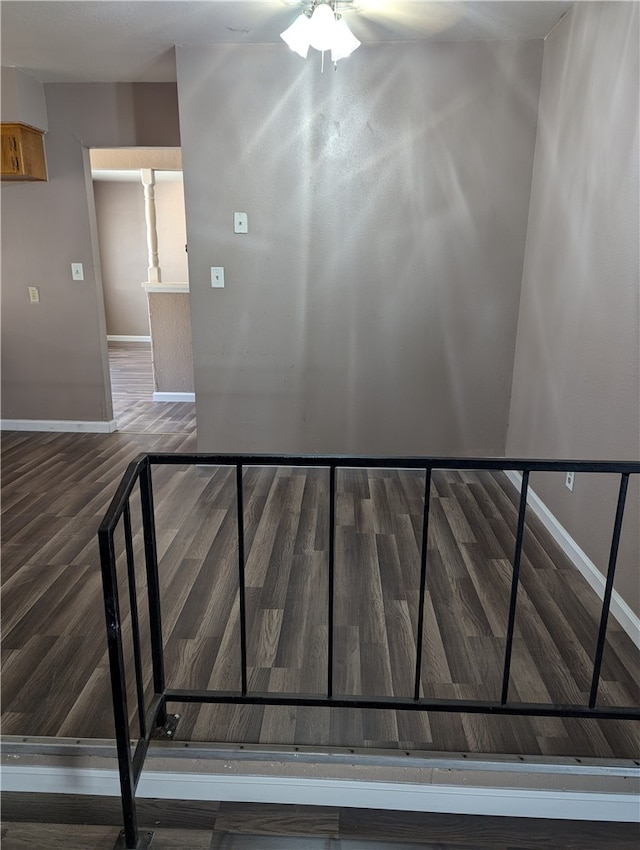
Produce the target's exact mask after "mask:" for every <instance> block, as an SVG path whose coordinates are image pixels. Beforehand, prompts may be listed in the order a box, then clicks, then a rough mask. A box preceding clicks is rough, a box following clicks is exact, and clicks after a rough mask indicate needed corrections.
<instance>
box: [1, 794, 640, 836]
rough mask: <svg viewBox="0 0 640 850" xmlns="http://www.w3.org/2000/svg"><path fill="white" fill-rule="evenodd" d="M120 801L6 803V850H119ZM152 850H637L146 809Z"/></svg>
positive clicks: (245, 810) (487, 831) (310, 818)
mask: <svg viewBox="0 0 640 850" xmlns="http://www.w3.org/2000/svg"><path fill="white" fill-rule="evenodd" d="M121 818H122V812H121V810H120V800H119V799H118V798H117V797H114V798H108V797H106V798H105V797H100V798H92V797H75V796H73V795H67V794H65V795H58V796H56V795H38V796H37V797H36V796H35V795H31V794H7V795H5V797H4V800H3V821H4V823H3V827H2V847H3V850H26V848H30V850H31V848H36V847H37V848H42V850H44V848H46V850H113V846H114V844H115V841H116V838H117V836H118V832H119V829H120V823H121ZM138 819H139V823H140V834H141V835H143V834H144V832H145V831H146V830H148V831H152V832H153V840H152V843H151V847H152V850H223V848H224V850H376V848H377V850H412V848H416V847H424V848H431V850H550V848H559V847H562V848H564V850H604V848H606V850H636V848H637V847H638V839H639V838H640V832H639V827H638V824H627V823H597V822H584V821H557V820H556V821H550V820H531V819H526V818H509V817H486V816H477V815H449V814H428V813H421V812H386V811H379V810H372V809H347V808H328V807H322V806H277V805H265V804H257V803H202V802H199V803H196V802H180V801H169V800H139V801H138Z"/></svg>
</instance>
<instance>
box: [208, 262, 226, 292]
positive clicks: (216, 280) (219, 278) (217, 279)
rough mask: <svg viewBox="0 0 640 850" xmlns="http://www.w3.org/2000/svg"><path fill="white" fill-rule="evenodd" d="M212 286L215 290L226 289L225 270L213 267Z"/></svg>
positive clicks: (220, 267)
mask: <svg viewBox="0 0 640 850" xmlns="http://www.w3.org/2000/svg"><path fill="white" fill-rule="evenodd" d="M211 286H212V287H213V288H214V289H224V268H223V267H222V266H211Z"/></svg>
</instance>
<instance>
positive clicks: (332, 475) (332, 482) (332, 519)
mask: <svg viewBox="0 0 640 850" xmlns="http://www.w3.org/2000/svg"><path fill="white" fill-rule="evenodd" d="M335 542H336V468H335V466H332V467H331V468H330V470H329V611H328V619H329V626H328V637H327V696H328V697H332V696H333V618H334V613H333V596H334V572H335Z"/></svg>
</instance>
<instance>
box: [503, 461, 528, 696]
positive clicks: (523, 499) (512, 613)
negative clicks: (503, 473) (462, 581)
mask: <svg viewBox="0 0 640 850" xmlns="http://www.w3.org/2000/svg"><path fill="white" fill-rule="evenodd" d="M528 487H529V470H528V469H525V470H524V471H523V473H522V488H521V490H520V510H519V512H518V531H517V534H516V550H515V553H514V555H513V577H512V580H511V601H510V603H509V622H508V625H507V645H506V647H505V653H504V669H503V672H502V696H501V698H500V702H501V703H502V705H506V702H507V697H508V695H509V674H510V672H511V650H512V647H513V628H514V625H515V620H516V601H517V598H518V579H519V577H520V558H521V555H522V539H523V537H524V515H525V512H526V510H527V489H528Z"/></svg>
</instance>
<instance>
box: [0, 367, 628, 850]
mask: <svg viewBox="0 0 640 850" xmlns="http://www.w3.org/2000/svg"><path fill="white" fill-rule="evenodd" d="M116 359H117V358H116ZM120 362H121V367H122V370H123V371H122V373H121V375H120V378H119V380H121V382H122V388H121V390H120V389H118V385H117V382H116V381H115V379H114V399H119V401H118V404H119V403H120V402H122V404H123V407H122V413H121V414H120V413H118V414H117V417H120V418H118V421H119V422H120V421H124V422H125V423H126V425H125V429H124V430H121V431H119V432H117V433H115V434H111V435H101V434H51V433H40V434H33V433H32V434H30V433H25V432H20V433H18V432H14V433H8V432H5V434H4V435H3V441H2V452H3V457H2V460H3V462H2V495H3V499H2V517H3V572H2V584H3V587H2V604H3V625H2V627H3V640H2V694H3V699H2V729H3V733H4V734H5V735H24V736H66V737H77V738H84V737H87V738H91V737H100V738H110V737H112V735H113V724H112V716H111V703H110V692H109V681H108V667H107V656H106V641H105V628H104V615H103V609H102V599H101V581H100V572H99V563H98V550H97V541H96V531H97V527H98V524H99V522H100V520H101V518H102V516H103V514H104V511H105V510H106V507H107V505H108V502H109V500H110V498H111V496H112V494H113V492H114V491H115V488H116V486H117V483H118V481H119V479H120V477H121V475H122V472H123V471H124V468H125V466H126V464H127V462H128V461H129V460H130V459H132V458H133V457H134V456H135V455H136V454H137V453H139V452H141V451H153V450H160V451H189V450H195V441H194V437H193V433H194V429H195V422H194V417H193V407H194V405H169V407H171V408H183V407H186V408H189V410H188V411H187V410H181V411H178V412H176V413H175V416H174V413H173V412H171V411H168V414H167V415H165V414H163V413H162V411H161V410H160V409H159V408H164V407H165V405H154V403H153V402H151V401H148V400H143V401H139V402H136V404H139V405H145V406H148V407H149V408H150V410H149V411H148V412H147V413H143V412H140V410H139V411H138V414H137V415H135V416H133V417H132V418H131V419H127V418H126V416H127V414H126V411H125V405H124V400H123V398H124V396H126V394H127V389H126V386H127V384H126V374H125V373H126V369H125V367H124V366H122V362H123V361H122V359H121V361H120ZM140 362H142V360H140ZM136 370H137V371H138V372H139V374H138V375H137V376H134V380H135V381H141V380H142V378H141V377H140V376H141V375H143V373H144V369H143V368H142V367H141V368H138V367H136ZM133 394H134V395H135V393H133ZM116 407H117V405H116ZM154 407H155V408H157V409H155V410H154V409H153V408H154ZM182 417H184V422H185V427H184V430H180V422H181V421H182ZM146 425H149V428H146ZM136 429H139V430H136ZM423 488H424V483H423V476H422V475H421V474H420V473H414V472H410V471H407V470H386V471H372V470H341V471H340V472H339V473H338V487H337V492H338V501H337V516H336V519H337V535H336V545H337V561H336V605H337V607H336V631H335V636H336V641H335V664H336V667H335V670H336V687H335V691H336V692H337V693H338V692H342V693H345V694H358V693H361V694H376V693H377V694H381V695H384V694H402V695H405V694H408V693H410V692H411V688H412V680H413V668H414V664H415V634H416V616H417V596H418V573H419V544H420V537H421V529H422V494H423ZM154 491H155V502H156V512H157V529H158V545H159V553H160V556H161V560H160V575H161V585H162V603H163V626H164V636H165V644H166V664H167V681H168V684H169V686H170V687H196V688H205V687H212V688H224V689H230V688H237V687H238V686H239V623H238V586H237V566H236V563H237V562H236V557H237V555H236V551H235V542H234V541H235V523H236V520H235V514H234V511H235V501H234V498H235V490H234V479H233V475H232V474H231V472H230V471H229V470H228V469H225V468H211V467H197V468H186V467H171V468H166V467H165V468H156V469H155V470H154ZM327 502H328V475H327V473H326V472H324V471H323V470H312V469H286V468H279V469H274V468H264V467H263V468H259V467H251V468H247V469H246V470H245V531H246V545H247V549H246V552H247V563H246V575H247V603H248V611H249V614H250V627H249V633H248V664H249V684H250V687H252V688H255V689H260V690H287V691H296V690H299V691H302V692H307V693H309V692H322V691H323V690H324V687H325V681H326V641H327V615H326V607H327V606H326V597H327V577H326V563H327V543H328V531H327V523H328V508H327ZM516 503H517V496H516V494H515V493H514V491H513V488H512V487H511V485H510V484H509V482H508V481H507V480H506V478H505V477H504V476H503V475H502V474H501V473H498V474H495V475H494V474H490V473H481V472H465V473H456V472H443V471H440V472H436V473H434V476H433V482H432V505H431V520H430V531H429V565H430V566H429V574H428V583H427V595H426V603H427V604H426V623H425V639H424V664H423V676H422V690H423V693H424V694H428V695H431V696H435V697H450V696H453V697H456V696H460V697H467V698H478V699H495V698H496V697H497V696H498V695H499V686H500V671H501V665H502V657H503V654H504V644H505V631H506V621H507V605H508V596H509V583H510V569H511V567H510V559H511V557H512V554H513V547H514V539H515V526H516V512H517V508H516ZM135 521H136V517H135V516H134V522H135ZM135 545H136V550H137V551H139V550H140V535H139V534H138V535H137V536H136V540H135ZM139 560H140V559H139ZM138 581H139V593H140V594H142V593H143V590H144V577H143V576H142V574H140V575H139V577H138ZM122 607H123V614H124V617H125V624H126V623H127V622H128V617H127V602H126V594H125V595H124V596H123V600H122ZM599 609H600V604H599V600H598V599H597V598H596V596H595V594H594V593H593V592H592V591H591V590H590V588H589V587H588V585H587V584H586V582H585V581H584V580H583V579H582V578H581V577H580V576H579V575H578V574H577V572H576V570H575V569H574V568H573V566H572V565H571V564H570V563H568V562H567V561H566V559H565V558H564V557H563V555H562V554H561V553H560V552H559V550H558V549H557V548H556V547H555V545H554V544H553V543H552V541H551V540H550V539H549V537H548V535H547V534H546V532H545V531H544V529H543V528H542V527H541V525H540V524H539V522H538V521H537V520H536V519H535V517H534V516H533V515H532V514H530V515H529V521H528V523H527V529H526V534H525V545H524V556H523V563H522V586H521V590H520V595H519V601H518V612H517V618H516V632H515V640H514V649H513V664H512V676H511V693H512V695H513V697H514V698H516V699H520V700H524V701H528V700H531V701H546V700H552V701H555V702H581V701H585V699H586V695H587V693H588V687H589V676H590V670H591V666H592V659H593V653H594V648H595V639H596V634H597V622H598V616H599ZM146 622H147V617H146V616H145V612H144V611H143V616H142V626H143V627H144V625H145V624H146ZM125 649H126V652H127V655H128V657H129V658H130V656H131V647H130V645H129V644H127V645H126V647H125ZM144 650H145V656H148V647H147V646H146V645H145V647H144ZM638 656H639V653H638V651H637V650H636V648H635V647H634V646H633V644H632V642H631V640H630V639H629V637H628V636H627V635H626V634H625V633H624V631H623V630H622V629H621V627H620V626H619V625H618V624H617V623H616V622H615V621H614V620H611V621H610V626H609V630H608V640H607V645H606V650H605V655H604V666H603V673H602V684H601V700H602V702H605V703H609V704H615V705H630V704H637V703H638V700H639V685H638V683H639V682H640V660H639V657H638ZM146 684H147V689H148V688H149V687H150V681H149V676H147V681H146ZM133 694H134V688H133V683H132V682H130V705H131V706H132V705H134V699H133ZM175 710H177V711H180V712H181V714H182V717H181V720H180V724H179V727H178V737H179V738H181V739H183V740H198V741H221V742H244V743H262V744H269V743H272V744H301V745H302V744H310V745H329V744H331V745H345V746H358V747H376V748H405V749H419V750H427V751H429V750H431V751H448V752H466V751H473V752H486V753H491V752H494V753H501V752H503V753H511V754H523V755H524V754H531V755H534V754H536V755H540V754H542V755H562V756H564V755H571V756H581V757H604V758H608V757H637V755H638V752H640V733H639V730H638V728H637V726H638V724H633V723H632V722H629V721H628V722H620V721H602V722H596V721H593V720H585V721H582V720H559V719H549V718H546V719H545V718H538V719H518V718H507V717H505V718H498V717H482V716H480V715H445V714H438V713H435V712H431V713H429V714H428V715H427V714H422V715H421V714H418V713H416V712H383V711H371V710H370V711H358V710H354V709H334V710H329V709H312V708H299V709H294V708H274V707H266V708H264V707H256V708H247V707H243V708H233V707H230V706H218V707H215V706H202V707H200V706H175ZM225 846H226V845H225ZM229 846H235V845H229ZM516 846H517V845H516Z"/></svg>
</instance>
